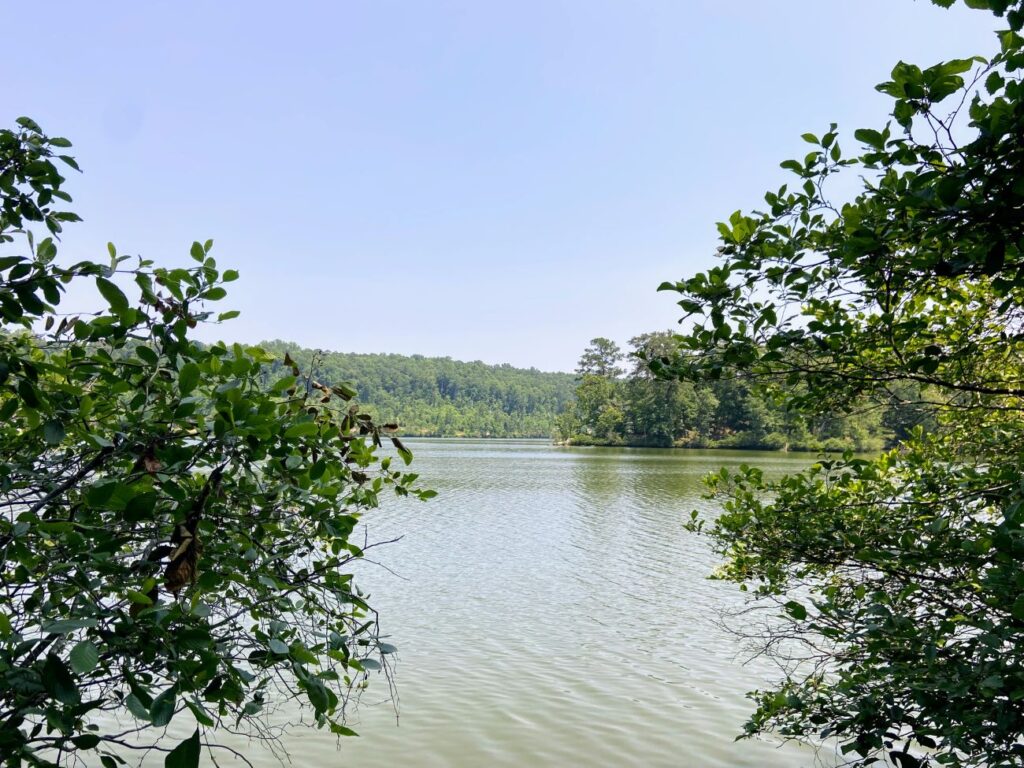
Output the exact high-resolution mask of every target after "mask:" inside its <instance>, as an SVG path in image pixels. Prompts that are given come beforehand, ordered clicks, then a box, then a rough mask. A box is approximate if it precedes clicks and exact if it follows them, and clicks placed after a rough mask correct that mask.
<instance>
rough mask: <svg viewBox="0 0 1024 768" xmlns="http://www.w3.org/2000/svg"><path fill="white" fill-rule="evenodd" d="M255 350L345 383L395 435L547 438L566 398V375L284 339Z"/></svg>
mask: <svg viewBox="0 0 1024 768" xmlns="http://www.w3.org/2000/svg"><path fill="white" fill-rule="evenodd" d="M261 346H262V347H263V348H264V349H266V350H267V351H269V352H272V353H274V354H275V355H277V356H278V358H279V359H281V358H283V356H284V354H285V353H288V354H290V355H291V357H292V358H293V359H294V360H295V361H296V362H297V363H298V364H299V365H301V366H304V367H306V368H307V369H309V370H313V371H314V372H315V374H316V375H317V376H320V377H321V378H322V379H323V380H325V381H349V382H352V383H353V387H355V389H356V391H357V393H358V394H357V399H358V401H359V402H360V404H361V405H363V406H365V407H366V410H367V412H368V413H371V414H373V415H374V416H375V417H377V418H378V419H379V420H380V421H381V422H382V423H392V422H393V423H397V424H398V426H399V429H400V430H401V434H403V435H417V436H424V437H543V438H548V437H550V436H551V431H552V428H553V426H554V424H555V420H556V419H557V418H558V416H559V414H561V413H563V412H564V411H566V410H567V409H568V408H570V407H571V404H572V401H573V389H574V387H575V378H574V377H573V375H572V374H571V373H548V372H544V371H538V370H537V369H536V368H529V369H524V368H514V367H512V366H511V365H507V364H506V365H487V364H486V363H482V362H479V361H476V362H472V363H465V362H461V361H458V360H452V359H451V358H447V357H423V356H422V355H411V356H409V355H389V354H354V353H344V352H318V351H314V350H311V349H304V348H302V347H299V346H298V345H296V344H292V343H289V342H285V341H270V342H265V343H263V344H262V345H261ZM281 365H282V364H281V363H280V362H278V366H281Z"/></svg>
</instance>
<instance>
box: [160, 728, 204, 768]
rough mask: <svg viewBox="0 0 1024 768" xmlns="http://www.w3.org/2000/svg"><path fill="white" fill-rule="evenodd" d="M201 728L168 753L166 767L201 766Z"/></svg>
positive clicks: (192, 767) (187, 767)
mask: <svg viewBox="0 0 1024 768" xmlns="http://www.w3.org/2000/svg"><path fill="white" fill-rule="evenodd" d="M199 751H200V744H199V729H198V728H196V730H195V733H193V734H192V735H191V736H189V737H188V738H187V739H185V740H184V741H183V742H181V743H180V744H178V746H176V747H175V748H174V749H172V750H171V751H170V752H168V753H167V757H165V758H164V768H199Z"/></svg>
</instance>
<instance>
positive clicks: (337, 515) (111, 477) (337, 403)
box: [0, 118, 431, 768]
mask: <svg viewBox="0 0 1024 768" xmlns="http://www.w3.org/2000/svg"><path fill="white" fill-rule="evenodd" d="M17 122H18V127H17V128H15V129H13V130H0V201H2V207H0V248H2V249H3V250H2V251H0V253H2V254H3V255H0V320H2V329H0V762H2V763H3V764H4V765H10V766H20V765H32V766H57V765H77V764H82V763H83V762H85V763H88V764H90V765H92V764H102V765H104V766H107V768H110V767H111V766H115V765H118V764H121V763H122V762H123V760H122V758H121V757H120V755H119V753H120V752H121V751H123V750H124V749H125V748H127V747H128V746H130V745H134V746H138V745H140V744H143V745H147V746H152V747H153V748H155V749H157V750H158V751H163V752H166V755H167V758H166V765H168V766H170V767H172V768H186V767H188V766H196V765H198V762H199V758H200V751H201V747H202V749H210V750H215V749H217V747H216V732H217V729H219V728H224V727H227V728H231V729H241V730H243V731H245V732H248V733H251V734H252V735H254V736H256V737H257V738H264V737H267V736H268V734H270V733H271V731H269V730H268V729H267V728H266V723H265V720H264V717H265V712H266V711H267V708H269V707H273V706H277V705H280V704H281V703H283V702H285V701H294V702H295V703H296V704H297V705H299V706H302V707H305V708H307V709H308V711H309V712H310V713H311V716H312V720H313V722H315V724H316V725H317V726H318V727H323V728H329V729H330V730H331V731H332V732H333V733H336V734H339V735H344V734H348V733H350V731H349V730H348V728H347V727H346V726H345V725H344V722H343V721H344V716H345V706H346V702H347V701H348V698H349V696H350V694H351V692H352V691H353V689H354V688H357V687H359V686H361V685H362V684H363V682H364V681H365V679H366V678H367V676H368V675H369V674H370V673H371V672H374V671H375V670H379V669H380V668H381V666H382V665H385V664H386V662H387V656H386V654H387V653H389V652H390V651H391V650H393V649H392V648H391V647H390V646H389V645H388V644H386V643H384V642H383V641H382V640H381V639H380V636H379V632H378V627H377V623H376V614H375V613H374V612H373V611H372V609H371V607H370V605H369V604H368V603H367V601H366V598H365V596H364V595H363V593H362V592H361V591H360V590H359V589H358V587H357V586H356V585H355V584H354V583H353V581H352V577H351V574H350V573H349V572H348V571H349V567H348V566H349V564H350V563H351V562H352V561H353V560H354V559H356V558H359V557H360V556H361V555H362V551H363V550H362V549H361V548H360V546H358V545H357V544H356V543H355V541H354V538H353V529H354V527H355V526H356V524H357V522H358V520H359V516H360V514H361V513H363V512H364V511H366V510H368V509H372V508H373V507H375V506H377V504H378V498H379V495H380V494H381V493H383V492H384V491H385V490H386V489H391V490H393V491H395V492H397V493H398V494H400V495H410V494H411V495H418V496H420V497H421V498H427V497H429V496H430V495H431V492H429V491H420V490H417V489H416V488H415V487H414V482H415V479H416V476H415V475H413V474H409V473H406V472H405V471H404V466H403V462H397V466H396V462H393V461H392V459H391V458H388V457H385V458H380V457H379V456H378V455H377V448H378V447H379V446H380V445H381V438H382V434H381V429H380V428H379V427H378V426H377V425H375V424H374V423H373V421H372V420H371V419H370V418H369V417H368V416H366V415H364V414H362V413H360V412H359V411H358V410H357V409H353V408H351V407H350V406H349V404H348V402H347V401H348V400H350V398H351V397H352V395H353V394H354V392H353V390H352V389H351V388H350V387H349V386H347V385H344V384H341V383H338V382H330V381H318V380H316V379H313V378H311V377H310V376H308V375H304V374H303V372H302V371H301V370H300V369H299V367H298V366H297V365H295V363H294V362H293V361H291V360H290V359H289V358H286V359H285V361H284V362H285V368H284V370H283V371H281V372H280V375H279V376H277V377H275V379H274V380H273V381H272V383H271V385H270V386H269V387H267V386H264V371H265V366H267V365H268V364H269V363H270V362H271V360H272V357H271V356H270V355H269V354H267V353H266V352H264V351H262V350H261V349H258V348H254V347H243V346H241V345H238V344H235V345H227V344H223V343H217V344H211V345H200V344H198V343H196V342H195V341H193V340H192V339H191V338H190V333H191V330H192V329H193V328H194V327H196V325H197V324H199V323H204V322H217V321H220V320H226V319H229V318H230V317H232V316H233V315H234V314H235V313H233V312H223V313H220V314H215V313H213V312H212V311H211V310H210V309H209V307H210V305H212V304H213V303H214V302H217V301H219V300H221V299H223V298H224V296H225V294H226V290H225V288H224V285H225V284H226V283H229V282H231V281H232V280H234V279H235V278H236V277H237V273H236V272H234V271H233V270H230V269H229V270H221V269H220V268H219V267H218V265H217V264H216V262H215V261H214V259H213V257H212V256H211V255H210V251H211V247H212V242H210V241H207V242H206V243H205V244H204V243H198V242H197V243H193V245H192V247H191V258H192V260H193V261H192V266H190V267H187V268H173V269H172V268H164V267H157V266H155V265H154V264H153V263H152V262H150V261H147V260H144V259H138V260H132V259H129V258H128V257H126V256H121V255H118V253H117V252H116V250H115V248H114V246H112V245H111V246H110V248H109V261H106V262H104V263H99V262H92V261H85V262H79V263H76V264H73V265H70V266H61V265H60V264H59V262H58V261H57V258H56V257H57V248H58V240H57V235H58V234H59V233H60V232H61V231H62V228H63V226H64V225H65V224H66V223H68V222H71V221H75V220H77V217H76V216H75V215H74V214H73V213H71V212H69V211H66V210H64V209H63V208H62V205H63V204H64V203H67V202H68V201H70V197H69V196H68V195H67V194H66V192H65V191H64V189H63V184H64V178H63V177H62V176H61V170H60V169H61V168H62V167H71V168H73V169H74V168H77V166H76V164H75V161H74V159H73V158H72V157H70V156H69V155H65V154H61V153H62V152H64V151H66V148H67V147H69V146H70V143H69V142H68V141H67V140H66V139H62V138H54V137H48V136H47V135H45V134H44V133H43V131H42V130H41V129H40V128H39V126H38V125H36V124H35V123H34V122H33V121H31V120H29V119H27V118H21V119H19V120H18V121H17ZM69 283H86V284H91V285H92V286H94V287H95V290H96V293H97V294H98V297H97V299H98V302H99V306H98V309H97V311H95V312H91V313H80V314H74V315H68V314H62V313H61V312H59V311H58V309H57V307H58V305H59V304H60V302H61V299H62V298H63V296H64V292H65V289H66V286H67V285H68V284H69ZM395 446H396V448H397V452H398V454H399V455H400V456H401V458H402V459H403V460H404V463H408V460H409V459H410V454H409V452H408V451H407V449H406V448H405V446H403V445H402V444H401V443H400V442H398V441H396V442H395ZM399 467H402V468H401V469H399ZM109 713H116V714H117V715H119V716H120V720H119V724H115V721H114V720H113V719H112V718H111V717H110V715H109ZM179 718H185V719H186V720H187V721H188V722H189V723H190V724H195V726H196V730H195V733H194V735H193V736H192V737H191V738H189V739H187V740H186V741H184V742H182V743H181V744H179V745H177V746H165V745H164V744H163V743H161V742H160V740H159V734H160V733H162V731H163V729H164V726H166V725H168V723H170V722H171V721H172V720H178V719H179ZM189 727H191V725H190V726H189ZM150 729H155V731H154V735H151V736H147V732H148V731H149V730H150Z"/></svg>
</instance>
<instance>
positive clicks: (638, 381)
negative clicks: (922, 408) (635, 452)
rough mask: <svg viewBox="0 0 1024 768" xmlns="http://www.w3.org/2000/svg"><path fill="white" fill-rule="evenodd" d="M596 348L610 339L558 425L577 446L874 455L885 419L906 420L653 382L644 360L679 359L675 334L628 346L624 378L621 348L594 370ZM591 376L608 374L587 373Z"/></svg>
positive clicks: (589, 362)
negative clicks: (812, 409) (795, 407)
mask: <svg viewBox="0 0 1024 768" xmlns="http://www.w3.org/2000/svg"><path fill="white" fill-rule="evenodd" d="M599 341H605V340H603V339H595V340H594V342H591V347H590V348H588V350H587V351H585V352H584V355H583V357H582V358H581V360H580V366H579V369H578V370H580V371H582V372H583V373H582V375H581V376H580V378H579V380H578V384H577V387H576V402H575V404H574V405H573V406H572V408H571V409H570V410H568V411H566V412H565V413H564V414H563V415H562V416H560V417H559V419H558V421H557V428H558V433H559V436H560V437H561V439H562V440H564V441H565V442H567V443H569V444H572V445H632V446H653V447H669V446H676V447H686V448H753V449H760V450H770V451H774V450H794V451H800V450H803V451H821V450H828V451H839V452H842V451H844V450H856V451H877V450H881V449H882V448H883V447H884V446H885V442H886V439H887V437H888V434H889V428H887V427H886V425H885V424H883V419H886V418H888V421H889V422H891V423H892V425H893V426H902V425H903V421H902V419H904V418H908V417H907V416H906V415H905V414H896V413H893V414H892V415H891V416H890V415H889V410H891V409H889V410H886V409H881V408H878V407H870V406H869V405H867V404H864V403H862V404H861V405H862V406H864V407H861V408H858V409H854V410H852V411H850V412H845V413H843V412H834V413H819V414H816V415H815V417H814V418H813V419H810V420H808V419H806V418H803V417H802V416H799V415H797V414H793V413H791V412H789V411H788V410H787V409H786V408H785V407H784V404H783V403H781V402H780V401H779V400H778V399H777V398H775V397H774V396H773V395H772V394H771V393H770V392H766V391H764V390H762V389H759V388H757V387H754V386H752V385H751V384H750V383H749V382H748V381H746V380H744V379H742V378H737V379H719V380H717V381H706V382H696V383H693V382H689V381H678V380H669V379H665V378H656V377H655V376H653V375H652V373H651V369H650V367H649V366H648V363H647V361H650V360H668V359H669V358H670V357H671V355H673V354H674V352H675V349H676V346H677V344H678V337H676V336H675V335H674V334H672V333H671V332H661V333H646V334H642V335H640V336H637V337H635V338H633V339H630V344H631V345H632V347H633V351H632V354H631V359H632V360H633V363H634V364H633V368H632V370H631V371H630V372H629V374H628V375H627V376H626V377H625V378H622V377H619V375H618V374H619V373H621V368H618V367H617V363H618V360H619V359H620V358H621V355H619V353H618V351H617V350H618V348H617V347H616V348H615V357H614V358H609V359H608V360H607V361H606V362H605V363H603V364H600V365H598V364H595V363H594V359H595V354H594V350H595V345H596V342H599ZM609 343H610V342H609ZM593 370H605V371H609V372H611V373H610V374H609V375H600V374H597V373H592V372H587V371H593Z"/></svg>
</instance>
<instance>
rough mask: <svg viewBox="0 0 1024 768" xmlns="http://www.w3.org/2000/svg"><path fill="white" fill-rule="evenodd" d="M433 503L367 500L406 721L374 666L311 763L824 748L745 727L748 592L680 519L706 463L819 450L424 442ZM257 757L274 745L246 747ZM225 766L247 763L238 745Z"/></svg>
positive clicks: (463, 762)
mask: <svg viewBox="0 0 1024 768" xmlns="http://www.w3.org/2000/svg"><path fill="white" fill-rule="evenodd" d="M412 448H413V450H414V452H415V454H416V460H415V464H414V466H415V468H416V469H417V471H418V472H419V473H420V475H421V478H422V480H423V482H424V484H426V485H429V486H430V487H433V488H435V489H436V490H437V491H439V494H440V495H439V496H438V497H437V498H436V499H434V500H433V501H431V502H429V503H426V504H420V503H395V504H388V505H387V506H386V507H385V508H384V509H381V510H379V511H378V512H376V513H374V514H372V515H369V516H367V518H366V526H367V534H368V536H369V538H370V540H380V539H390V538H393V537H396V536H402V537H403V538H402V539H401V541H399V542H397V543H395V544H391V545H388V546H387V547H385V548H381V549H377V550H374V555H373V558H374V559H375V560H377V561H378V562H379V563H380V565H370V564H363V565H361V566H360V569H359V573H358V578H359V579H360V582H361V584H362V585H363V587H364V588H367V589H369V590H370V592H371V593H372V597H373V600H372V602H373V603H374V605H376V606H377V607H378V608H379V609H380V611H381V621H382V629H383V631H384V632H385V633H387V634H389V635H391V640H390V642H393V643H394V644H395V645H396V646H398V648H399V653H398V654H397V663H396V669H395V682H396V685H397V695H398V701H397V707H398V715H399V716H398V719H397V722H396V716H395V711H394V706H393V704H392V703H391V702H387V701H383V700H384V699H386V698H387V685H386V682H385V681H384V679H383V678H380V677H375V678H374V679H372V682H371V687H370V689H369V690H368V691H367V692H366V693H365V694H364V696H363V699H362V701H361V704H360V706H359V708H358V710H357V711H355V712H353V713H352V716H351V719H352V724H353V727H355V728H356V729H357V730H359V731H360V733H361V734H362V737H361V738H358V739H345V740H342V741H341V743H340V746H339V744H338V743H337V741H336V740H335V739H334V738H333V737H331V736H330V735H329V734H325V733H323V732H318V731H311V730H305V729H302V730H297V731H295V732H294V733H293V735H290V736H286V737H285V738H284V741H283V746H284V747H285V748H286V749H287V750H288V752H290V754H291V757H292V759H293V761H294V763H295V764H296V765H299V766H307V765H309V766H335V765H337V766H341V765H355V766H360V767H361V768H370V767H372V766H382V767H383V766H387V767H389V768H390V767H392V766H439V767H440V766H446V767H448V766H454V767H458V768H461V767H466V768H469V767H471V766H472V767H473V768H476V767H477V766H531V767H532V768H540V767H542V766H577V765H578V766H702V767H703V766H798V765H812V764H814V762H815V760H816V759H818V760H822V761H825V762H827V756H826V755H821V754H819V755H815V753H814V752H812V751H811V750H809V749H806V748H799V747H796V746H793V745H789V746H782V747H779V746H778V745H777V744H775V743H774V742H769V741H763V740H759V741H743V742H734V741H733V739H734V737H735V736H736V734H737V733H739V732H740V730H741V727H742V723H743V721H744V718H745V716H746V714H747V713H748V712H749V709H750V705H749V702H748V701H747V700H746V699H745V698H744V693H745V692H746V691H748V690H751V689H753V688H755V687H757V686H758V685H759V684H762V683H763V682H764V680H765V679H766V676H771V675H772V674H773V670H772V669H771V668H770V667H769V666H767V665H765V664H762V665H761V666H757V665H753V664H748V665H743V664H742V663H741V662H742V660H743V654H742V653H741V648H740V647H739V645H738V641H737V640H736V639H735V638H734V636H733V635H731V634H730V633H728V632H726V631H725V630H723V629H721V628H720V627H719V625H718V619H719V616H720V612H721V611H722V610H728V609H730V608H732V609H734V608H736V607H737V606H739V605H740V604H741V600H742V596H741V595H740V594H739V593H738V592H737V591H736V589H735V587H734V586H731V585H728V584H721V583H718V582H712V581H709V580H707V579H706V578H705V577H706V575H707V574H708V573H709V572H710V571H711V569H712V568H713V565H714V561H715V558H714V556H713V555H712V554H711V553H710V552H709V551H708V549H707V544H706V542H705V541H704V540H703V539H700V538H698V537H695V536H693V535H691V534H689V533H687V532H686V531H684V530H683V528H682V522H683V520H684V518H685V517H687V516H688V515H689V512H690V510H692V509H694V508H697V509H703V510H705V511H713V510H712V509H711V508H710V507H709V506H708V505H709V502H707V501H705V500H704V499H702V498H701V493H702V486H701V483H700V479H701V477H702V476H704V475H705V474H706V473H708V472H710V471H712V470H714V469H716V468H718V467H719V466H721V465H723V464H728V465H737V464H740V463H749V464H755V465H757V466H760V467H762V468H763V469H765V470H766V471H768V472H782V471H786V470H791V469H798V468H799V467H802V466H805V465H806V464H807V463H808V462H809V461H810V460H811V457H808V456H806V455H798V456H793V455H786V454H775V453H752V452H726V451H663V450H653V449H610V448H558V447H553V446H551V445H548V444H547V443H544V442H532V441H465V440H464V441H455V440H420V441H416V442H414V443H413V444H412ZM238 746H241V747H242V748H243V749H244V750H245V751H246V753H247V756H248V757H249V759H250V760H252V761H253V763H254V764H255V765H257V766H261V767H262V766H269V765H275V764H276V761H275V760H274V759H273V758H272V757H271V756H270V755H269V754H267V753H266V752H261V751H260V750H259V749H258V748H256V747H255V746H254V745H249V746H248V747H247V746H246V745H244V744H239V745H238ZM222 764H225V765H227V764H232V765H237V764H238V763H234V762H233V761H232V760H230V759H227V760H225V761H222Z"/></svg>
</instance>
